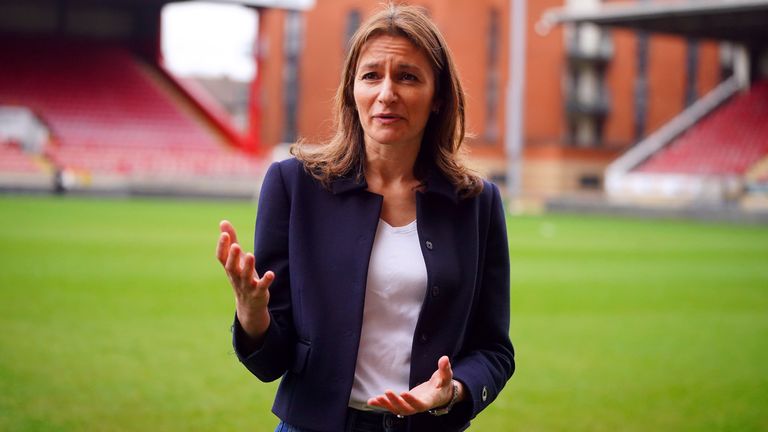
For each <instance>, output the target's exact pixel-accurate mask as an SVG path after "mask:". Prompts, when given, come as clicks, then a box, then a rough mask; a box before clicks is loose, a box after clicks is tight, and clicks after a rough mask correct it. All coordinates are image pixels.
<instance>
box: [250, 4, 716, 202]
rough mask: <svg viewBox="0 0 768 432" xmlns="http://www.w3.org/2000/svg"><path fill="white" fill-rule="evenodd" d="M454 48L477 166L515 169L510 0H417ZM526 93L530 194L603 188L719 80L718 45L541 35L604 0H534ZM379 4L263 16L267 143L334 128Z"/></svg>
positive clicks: (609, 35) (642, 36)
mask: <svg viewBox="0 0 768 432" xmlns="http://www.w3.org/2000/svg"><path fill="white" fill-rule="evenodd" d="M411 3H412V4H416V5H419V6H423V7H425V8H426V9H427V11H428V12H429V14H430V16H431V17H432V18H433V19H434V21H435V22H436V23H437V25H438V27H439V28H440V29H441V31H442V32H443V34H444V36H445V38H446V40H447V41H448V44H449V46H450V48H451V50H452V51H453V54H454V57H455V59H456V63H457V67H458V70H459V73H460V75H461V78H462V82H463V84H464V87H465V91H466V93H467V120H468V129H469V131H470V132H471V134H472V136H471V138H469V139H468V140H467V144H468V146H469V147H470V149H471V155H472V163H473V164H474V165H475V166H476V167H478V169H479V170H480V171H481V172H483V173H484V174H486V175H488V176H490V177H492V178H494V179H496V180H501V178H502V177H503V175H504V173H505V170H506V163H507V162H506V156H505V154H506V152H505V144H504V142H505V140H504V134H505V95H506V89H507V82H508V78H509V71H508V64H509V51H510V50H509V49H508V42H509V39H510V38H509V30H510V29H509V18H510V9H509V8H510V1H507V0H451V1H450V2H447V1H439V0H418V1H413V2H411ZM525 4H526V17H525V22H526V29H525V32H524V33H525V54H524V59H525V68H524V70H525V78H524V79H525V82H524V87H523V88H524V91H523V104H522V106H523V145H524V150H523V159H524V163H523V173H522V185H523V194H524V195H527V196H534V197H540V198H546V197H551V196H556V195H562V194H569V193H575V192H579V191H593V190H600V188H601V186H602V180H603V172H604V169H605V166H606V165H607V164H608V163H609V162H610V161H612V160H613V159H615V158H616V157H617V156H618V155H619V154H621V153H622V152H623V151H625V150H626V149H627V148H629V147H630V146H631V145H633V144H634V143H635V142H637V141H638V140H639V139H640V138H642V137H644V136H646V135H647V134H649V133H650V132H653V131H654V130H656V129H657V128H659V127H660V126H661V125H663V124H664V123H665V122H667V121H668V120H670V119H671V118H672V117H673V116H674V115H675V114H677V113H678V112H680V111H681V110H682V109H683V108H684V107H685V106H686V105H688V104H690V103H692V101H694V100H695V99H697V98H698V97H700V96H701V95H703V94H704V93H705V92H707V91H708V90H710V89H712V88H713V87H714V86H715V85H716V84H717V83H718V82H719V81H720V79H721V76H722V73H723V71H722V67H721V60H720V47H719V45H718V44H716V43H715V42H707V41H697V40H688V39H684V38H681V37H675V36H660V35H655V34H653V35H651V34H647V33H644V32H637V31H630V30H614V31H605V30H600V29H599V28H597V27H590V26H589V25H581V26H579V27H567V26H565V27H556V28H554V29H552V30H551V31H550V32H548V33H547V34H544V35H542V34H541V32H537V31H536V30H537V23H538V22H539V21H540V19H541V17H542V14H543V13H544V12H545V11H546V10H547V9H549V8H553V7H563V6H566V7H572V8H590V7H597V6H599V2H598V1H597V0H529V1H527V2H525ZM379 7H380V4H379V3H377V2H370V1H362V0H321V1H318V2H317V3H316V4H315V6H314V8H312V9H311V10H308V11H306V12H292V11H279V10H267V11H262V12H261V14H262V16H261V17H260V20H259V22H260V25H261V29H260V31H259V34H260V42H259V44H260V45H259V46H260V52H261V56H262V58H263V59H265V61H263V62H262V63H261V65H262V69H263V70H262V71H260V73H261V77H260V80H261V105H262V107H263V112H262V130H261V142H262V143H263V144H262V145H264V146H267V147H271V146H275V145H278V144H279V143H286V142H292V141H294V140H296V139H297V138H299V137H301V138H305V139H307V140H309V141H310V142H322V141H323V140H324V139H325V138H326V137H328V136H329V135H330V133H331V129H332V126H333V125H332V120H331V113H330V106H331V100H332V98H333V95H334V91H335V88H336V85H337V83H338V80H339V76H340V72H341V71H340V69H341V65H342V61H343V57H344V54H345V50H346V44H347V41H348V40H349V37H350V36H351V35H352V33H353V32H354V30H355V29H356V28H357V26H358V25H359V23H360V22H362V20H364V19H365V18H366V17H367V16H369V15H370V14H371V13H372V12H373V11H375V10H376V9H378V8H379Z"/></svg>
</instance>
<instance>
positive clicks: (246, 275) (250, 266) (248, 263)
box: [243, 253, 259, 285]
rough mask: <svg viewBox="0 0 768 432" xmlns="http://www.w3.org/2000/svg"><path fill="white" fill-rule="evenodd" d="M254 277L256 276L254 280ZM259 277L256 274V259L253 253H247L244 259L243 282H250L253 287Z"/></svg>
mask: <svg viewBox="0 0 768 432" xmlns="http://www.w3.org/2000/svg"><path fill="white" fill-rule="evenodd" d="M254 276H256V277H255V278H254ZM258 277H259V275H258V274H257V273H256V258H255V257H254V256H253V254H252V253H246V254H245V257H244V258H243V280H246V281H249V282H250V283H251V285H253V284H254V282H256V281H257V280H258Z"/></svg>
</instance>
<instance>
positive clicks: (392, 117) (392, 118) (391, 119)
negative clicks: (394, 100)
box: [373, 113, 402, 125]
mask: <svg viewBox="0 0 768 432" xmlns="http://www.w3.org/2000/svg"><path fill="white" fill-rule="evenodd" d="M373 118H374V119H376V120H377V121H378V122H379V123H381V124H385V125H388V124H392V123H395V122H396V121H398V120H402V117H400V116H399V115H397V114H390V113H384V114H376V115H374V116H373Z"/></svg>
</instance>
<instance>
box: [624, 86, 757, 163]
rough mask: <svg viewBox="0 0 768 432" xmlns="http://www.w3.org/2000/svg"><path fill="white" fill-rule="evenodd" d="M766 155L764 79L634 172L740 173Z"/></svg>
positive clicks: (710, 115)
mask: <svg viewBox="0 0 768 432" xmlns="http://www.w3.org/2000/svg"><path fill="white" fill-rule="evenodd" d="M766 155H768V81H762V82H759V83H756V84H755V85H753V86H752V88H750V89H749V91H748V92H746V93H744V94H741V95H738V96H736V97H735V98H734V99H732V100H731V101H729V102H727V103H726V104H725V105H724V106H722V107H720V108H719V109H717V110H716V111H714V112H713V113H711V114H709V115H708V116H707V117H705V118H704V119H703V120H702V121H700V122H699V123H698V124H696V125H695V126H693V127H692V128H691V129H689V130H688V131H686V132H685V133H684V134H683V135H682V136H680V137H678V138H677V139H676V140H674V141H673V142H672V143H670V144H669V145H667V146H666V147H665V148H664V149H662V150H661V151H659V152H658V153H656V154H655V155H654V156H653V157H651V158H650V159H648V161H646V162H645V163H643V164H642V165H640V166H639V167H638V168H637V169H635V170H634V172H640V173H659V174H661V173H665V174H692V175H743V174H744V173H745V172H746V171H747V170H748V169H749V167H751V166H752V165H754V164H755V163H757V161H759V160H760V159H761V158H763V157H764V156H766Z"/></svg>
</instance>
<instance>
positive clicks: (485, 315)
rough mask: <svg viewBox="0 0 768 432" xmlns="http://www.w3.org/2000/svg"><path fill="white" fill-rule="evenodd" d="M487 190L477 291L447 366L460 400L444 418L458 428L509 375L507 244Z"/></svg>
mask: <svg viewBox="0 0 768 432" xmlns="http://www.w3.org/2000/svg"><path fill="white" fill-rule="evenodd" d="M486 186H490V189H491V204H490V215H489V221H488V230H487V233H486V234H485V236H486V237H485V244H486V246H485V250H484V251H483V250H481V251H480V254H481V255H482V256H481V257H480V263H481V267H480V268H479V270H480V271H481V272H482V273H481V275H480V292H479V297H478V302H477V309H476V310H475V311H473V314H472V319H471V322H470V323H469V327H468V332H467V334H466V339H465V342H464V349H463V350H462V352H463V353H462V354H461V355H460V357H459V358H458V359H457V361H456V363H455V364H454V365H453V372H454V378H455V379H456V380H458V381H461V382H462V384H464V388H465V390H466V396H467V397H466V399H465V400H464V401H463V402H462V403H460V404H457V405H456V407H455V408H454V410H452V411H451V413H449V414H448V415H447V416H446V417H448V418H446V420H447V421H448V422H450V423H453V424H456V425H461V424H465V423H466V422H468V421H469V420H471V419H472V418H474V417H475V416H476V415H477V414H478V413H479V412H480V411H482V410H483V409H485V408H486V407H487V406H488V405H489V404H490V403H491V402H493V400H495V399H496V397H497V396H498V395H499V393H500V392H501V390H502V388H503V387H504V385H505V384H506V382H507V381H508V380H509V378H510V377H511V376H512V374H513V373H514V371H515V354H514V349H513V347H512V342H511V341H510V339H509V321H510V317H509V315H510V304H509V298H510V294H509V292H510V285H509V282H510V280H509V244H508V243H507V228H506V221H505V217H504V206H503V203H502V201H501V196H500V194H499V191H498V189H497V188H496V186H495V185H493V184H492V183H486Z"/></svg>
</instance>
